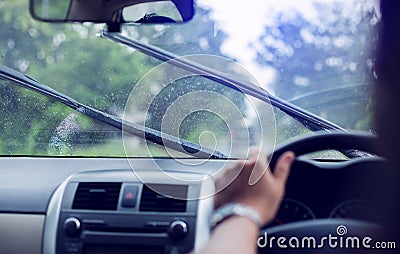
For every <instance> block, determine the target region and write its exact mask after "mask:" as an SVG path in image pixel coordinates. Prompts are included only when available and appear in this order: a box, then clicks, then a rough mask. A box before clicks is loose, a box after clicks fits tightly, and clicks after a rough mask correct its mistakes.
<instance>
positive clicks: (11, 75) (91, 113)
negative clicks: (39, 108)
mask: <svg viewBox="0 0 400 254" xmlns="http://www.w3.org/2000/svg"><path fill="white" fill-rule="evenodd" d="M0 78H3V79H6V80H11V81H13V82H14V83H15V84H17V85H19V86H22V87H25V88H27V89H30V90H32V91H35V92H37V93H40V94H43V95H45V96H47V97H50V98H52V99H54V100H56V101H59V102H61V103H62V104H64V105H66V106H68V107H70V108H72V109H74V110H76V111H78V112H80V113H82V114H83V115H86V116H88V117H90V118H92V119H96V120H98V121H100V122H103V123H105V124H107V125H110V126H112V127H115V128H117V129H120V130H122V129H123V130H124V131H126V132H127V133H129V134H131V135H134V136H137V137H140V138H144V139H146V140H148V141H150V142H153V143H155V144H158V145H161V146H165V147H168V148H170V149H173V150H176V151H179V152H183V153H186V154H188V155H191V156H195V157H200V158H214V159H216V158H226V156H225V155H224V154H223V153H221V152H218V151H212V150H210V149H207V148H204V147H202V146H200V145H198V144H195V143H192V142H190V141H187V140H184V139H181V138H177V137H175V136H172V135H169V134H166V133H162V132H160V131H157V130H154V129H151V128H148V127H144V126H141V125H138V124H135V123H132V122H129V121H124V120H123V119H121V118H118V117H116V116H113V115H110V114H107V113H105V112H102V111H100V110H97V109H95V108H92V107H89V106H86V105H84V104H82V103H80V102H78V101H76V100H74V99H72V98H70V97H68V96H66V95H64V94H62V93H60V92H58V91H56V90H54V89H52V88H50V87H48V86H46V85H43V84H41V83H40V82H39V81H37V80H35V79H33V78H31V77H29V76H27V75H25V74H23V73H20V72H18V71H15V70H13V69H10V68H8V67H6V66H0Z"/></svg>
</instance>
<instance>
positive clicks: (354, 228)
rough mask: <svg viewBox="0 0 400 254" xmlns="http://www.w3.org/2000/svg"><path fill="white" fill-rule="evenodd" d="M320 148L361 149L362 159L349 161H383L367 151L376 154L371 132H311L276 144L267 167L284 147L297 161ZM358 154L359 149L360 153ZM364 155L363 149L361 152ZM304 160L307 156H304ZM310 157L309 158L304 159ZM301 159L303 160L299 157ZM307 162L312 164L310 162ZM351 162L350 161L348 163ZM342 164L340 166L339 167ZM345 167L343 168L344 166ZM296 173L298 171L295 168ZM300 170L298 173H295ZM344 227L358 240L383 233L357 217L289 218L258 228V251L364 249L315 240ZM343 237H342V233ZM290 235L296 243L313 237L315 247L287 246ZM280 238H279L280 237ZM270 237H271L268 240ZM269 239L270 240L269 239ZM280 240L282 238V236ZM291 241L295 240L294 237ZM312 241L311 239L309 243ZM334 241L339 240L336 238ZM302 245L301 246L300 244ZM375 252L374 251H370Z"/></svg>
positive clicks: (362, 249)
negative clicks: (293, 219)
mask: <svg viewBox="0 0 400 254" xmlns="http://www.w3.org/2000/svg"><path fill="white" fill-rule="evenodd" d="M323 150H340V151H343V150H345V151H349V150H352V151H353V154H354V153H357V152H359V151H365V152H368V153H370V154H367V158H366V159H365V158H364V159H355V160H350V161H357V160H358V161H361V163H363V162H365V161H368V160H378V161H379V160H380V162H382V161H383V159H382V158H377V157H373V156H372V155H371V154H374V155H380V154H381V153H380V151H379V150H378V145H377V137H376V136H374V135H372V134H364V133H343V132H341V133H338V132H331V133H326V132H324V133H317V134H315V135H312V136H307V137H303V138H298V139H296V140H294V141H291V142H288V143H286V144H284V145H281V146H279V147H278V148H277V149H276V150H275V152H274V153H273V155H272V156H271V161H270V166H271V169H273V168H274V166H275V164H276V162H277V159H278V158H279V157H280V156H281V155H282V154H283V153H284V152H285V151H293V152H294V153H295V154H296V157H297V158H296V161H297V162H298V163H299V162H301V161H302V160H301V159H299V158H298V157H299V156H301V155H305V154H308V153H312V152H318V151H323ZM360 154H362V153H360ZM364 155H365V153H364ZM296 161H295V162H294V164H293V165H292V171H293V170H295V168H294V167H296ZM306 161H307V160H306ZM308 161H311V160H308ZM303 162H304V160H303ZM337 164H338V166H335V167H334V169H341V168H342V167H343V168H344V167H348V166H349V163H340V162H339V163H337ZM309 165H312V162H310V164H309ZM350 165H351V164H350ZM318 167H320V168H322V169H324V164H323V163H322V164H318ZM328 168H329V169H332V164H330V166H328V167H327V168H326V169H328ZM343 168H342V169H343ZM344 170H346V169H344ZM297 173H298V172H297ZM298 174H300V173H298ZM347 229H348V230H349V232H350V233H351V235H352V236H359V237H360V241H362V240H363V237H374V240H376V239H378V238H381V236H382V235H383V234H384V228H383V227H382V226H379V225H377V224H374V223H370V222H365V221H359V220H347V219H334V218H325V219H315V220H308V221H300V222H292V223H288V224H284V225H278V226H274V227H270V228H266V229H263V230H261V231H260V236H259V241H260V242H259V243H258V253H282V252H284V253H307V254H310V253H364V252H363V251H365V250H366V249H365V248H361V249H354V248H350V249H349V248H340V246H339V245H338V246H337V247H336V248H333V247H332V246H329V244H328V240H329V239H326V244H324V245H323V246H320V248H319V247H318V245H319V244H321V243H320V242H319V241H320V240H321V239H322V238H323V237H329V235H331V236H333V237H338V238H337V239H338V241H339V238H340V236H341V235H340V234H342V233H343V232H342V231H340V232H339V230H346V233H347ZM342 236H343V238H344V239H345V240H346V238H345V236H349V235H344V233H343V235H342ZM279 237H283V238H284V239H286V242H285V244H286V248H284V247H283V248H282V246H285V244H283V245H282V246H278V241H279V240H278V239H279ZM291 237H295V238H297V239H299V240H300V245H301V243H302V242H301V241H302V239H304V238H305V239H306V240H305V241H311V240H310V237H314V238H315V239H316V240H317V242H316V247H315V248H314V247H313V246H312V245H310V246H307V245H303V246H300V247H299V248H291V246H288V243H289V242H288V240H290V238H291ZM283 238H282V239H283ZM271 239H272V240H271ZM271 241H273V243H271ZM282 241H283V240H282ZM293 243H296V242H295V240H294V242H293ZM311 244H312V243H311ZM338 244H340V243H339V242H338ZM302 247H303V248H302ZM374 253H376V252H374Z"/></svg>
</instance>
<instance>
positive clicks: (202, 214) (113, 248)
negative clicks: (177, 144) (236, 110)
mask: <svg viewBox="0 0 400 254" xmlns="http://www.w3.org/2000/svg"><path fill="white" fill-rule="evenodd" d="M148 174H150V176H149V178H147V179H152V181H150V182H148V183H146V184H143V183H142V182H141V181H140V180H139V179H138V178H137V177H136V176H135V174H133V172H132V171H131V170H109V171H91V172H86V173H79V174H77V175H74V176H72V177H70V178H69V179H67V180H66V181H65V182H64V183H63V184H62V185H61V186H60V187H59V188H58V189H57V191H56V192H55V193H54V195H53V197H52V199H51V201H50V204H49V208H48V213H47V216H46V223H45V232H44V234H45V235H44V243H43V252H44V253H45V254H47V253H60V254H92V253H96V254H103V253H104V254H110V253H122V254H124V253H139V254H140V253H150V254H151V253H154V254H159V253H160V254H166V253H188V252H190V251H191V250H193V249H198V248H200V247H201V245H203V244H204V243H205V242H206V241H207V239H208V237H209V228H208V219H209V214H210V213H211V210H212V199H211V198H200V197H201V193H204V192H205V191H207V192H209V191H210V188H213V187H212V186H211V185H210V184H207V181H205V182H202V181H186V182H185V181H184V182H183V183H182V181H181V182H179V183H174V182H173V181H170V179H171V178H170V176H171V174H172V175H174V174H177V176H178V175H179V177H180V178H182V177H185V174H182V173H171V174H169V176H168V177H167V176H164V175H163V174H159V173H157V172H155V173H154V176H151V173H148ZM164 178H165V179H164ZM160 190H161V191H160ZM193 197H197V198H193Z"/></svg>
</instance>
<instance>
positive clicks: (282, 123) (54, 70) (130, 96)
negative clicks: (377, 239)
mask: <svg viewBox="0 0 400 254" xmlns="http://www.w3.org/2000/svg"><path fill="white" fill-rule="evenodd" d="M26 2H27V1H22V0H18V1H12V2H10V1H0V6H1V10H2V11H1V12H0V20H1V23H2V25H1V26H0V43H1V44H0V64H1V65H5V66H8V67H10V68H13V69H15V70H17V71H19V72H22V73H26V74H29V75H30V76H31V77H33V78H35V79H37V80H39V81H40V82H41V83H42V84H45V85H48V86H50V87H52V88H53V89H55V90H57V91H59V92H61V93H63V94H66V95H67V96H69V97H72V98H74V99H75V100H77V101H79V102H81V103H83V104H86V105H88V106H90V107H93V108H96V109H98V110H101V111H104V112H106V113H109V114H112V115H115V116H117V117H121V118H124V119H125V120H129V121H131V122H134V123H139V124H142V125H145V126H146V127H149V128H152V129H155V130H159V131H162V132H164V133H168V134H170V135H173V136H176V137H179V138H182V139H185V140H188V141H191V142H193V143H196V144H200V145H202V146H203V147H206V148H208V149H211V150H218V151H220V152H222V153H224V154H226V155H227V156H228V157H233V158H236V157H242V156H243V155H244V152H243V151H245V150H246V149H247V148H248V147H249V146H251V145H266V149H267V150H271V149H272V148H273V146H274V145H275V144H280V143H282V142H284V141H286V140H288V139H290V138H293V137H296V136H299V135H304V134H311V133H312V131H310V130H309V129H308V128H306V127H305V126H304V125H303V124H302V123H301V122H300V121H298V120H296V119H294V118H293V117H291V116H289V115H287V114H286V113H284V112H282V111H281V110H279V109H277V108H276V107H271V106H270V105H269V104H268V103H262V102H260V101H259V100H254V98H250V97H249V96H246V95H244V94H243V93H242V92H241V91H240V90H239V91H238V90H236V89H233V88H230V87H226V86H222V85H221V84H220V83H219V82H217V81H215V80H210V79H209V78H207V77H204V76H199V75H189V74H190V73H189V74H188V73H184V72H182V71H181V70H178V69H179V68H176V67H170V66H171V65H169V64H163V62H162V61H160V60H157V59H156V58H154V57H152V56H148V55H146V54H143V53H141V52H139V51H138V50H135V49H132V48H128V47H125V46H122V45H118V44H117V43H115V42H111V41H109V40H106V39H103V38H99V37H98V36H97V35H98V33H99V32H100V31H101V29H103V28H104V27H103V26H102V25H93V24H83V25H81V24H46V23H40V22H37V21H34V20H32V18H31V17H30V16H29V13H28V6H27V3H26ZM376 5H377V1H373V0H365V1H358V0H351V1H349V0H341V1H338V0H337V1H335V0H331V1H322V0H313V1H307V2H306V3H305V2H304V1H280V3H279V4H276V3H274V1H256V0H252V1H246V2H234V3H233V2H232V1H229V2H228V1H222V0H219V1H209V0H199V1H197V9H196V15H195V17H194V19H193V20H192V21H190V22H188V23H185V24H180V25H151V26H150V25H149V26H125V27H123V31H122V32H123V35H125V36H127V37H130V38H133V39H137V40H139V41H141V42H144V43H149V44H152V45H156V46H158V47H160V48H162V49H165V50H168V51H170V52H173V53H174V54H176V55H179V56H187V55H195V56H190V60H193V61H195V62H200V63H202V64H204V65H207V66H209V67H211V68H213V69H215V70H218V71H221V72H223V73H224V74H225V75H230V77H232V78H233V79H238V80H245V81H248V82H251V83H254V84H255V85H258V86H261V87H262V88H264V89H265V90H267V91H268V92H269V93H271V94H273V95H275V96H278V97H280V98H283V99H284V100H286V101H288V102H290V103H292V104H294V105H296V106H298V107H300V108H302V109H304V110H306V111H309V112H311V113H313V114H315V115H317V116H319V117H322V118H324V119H327V120H329V121H330V122H333V123H335V124H337V125H338V126H340V127H343V128H345V129H347V130H367V131H369V130H370V129H371V126H370V117H371V101H370V91H369V86H368V84H369V83H370V82H369V78H370V75H371V69H372V67H373V60H372V58H371V50H372V45H373V42H374V38H376V36H374V33H375V28H376V25H377V23H378V20H379V13H378V12H377V6H376ZM3 10H7V11H3ZM198 54H201V55H202V56H199V55H198ZM204 55H206V57H204ZM177 73H180V75H181V76H179V77H178V76H176V75H177ZM168 79H170V80H168ZM0 103H1V109H0V110H1V115H2V121H1V123H0V131H1V133H2V134H1V136H0V154H1V155H30V156H32V155H43V156H113V157H114V156H117V157H125V156H127V155H128V156H134V157H136V156H144V157H148V156H156V157H159V156H161V157H165V156H168V157H170V156H174V157H176V156H183V157H187V156H188V155H187V154H185V153H182V152H179V151H171V150H169V149H164V148H163V147H162V146H159V145H155V144H150V143H149V142H145V141H144V139H143V138H140V137H132V136H131V135H125V133H123V132H122V131H121V130H120V129H117V128H114V127H111V126H109V125H106V124H104V123H101V122H100V121H97V120H95V119H93V118H89V117H87V116H85V115H83V114H81V112H78V111H74V110H72V109H70V108H68V107H67V106H65V105H63V104H61V103H60V102H57V101H55V100H53V99H51V98H48V97H45V96H44V95H41V94H37V93H35V92H33V91H29V90H27V89H26V88H22V87H19V86H17V85H16V84H14V83H13V82H12V81H10V80H6V79H1V80H0Z"/></svg>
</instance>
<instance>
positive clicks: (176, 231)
mask: <svg viewBox="0 0 400 254" xmlns="http://www.w3.org/2000/svg"><path fill="white" fill-rule="evenodd" d="M187 232H188V226H187V224H186V222H184V221H181V220H175V221H173V222H171V224H170V225H169V235H170V236H171V237H172V239H174V240H181V239H182V238H183V237H184V236H185V235H186V234H187Z"/></svg>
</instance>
